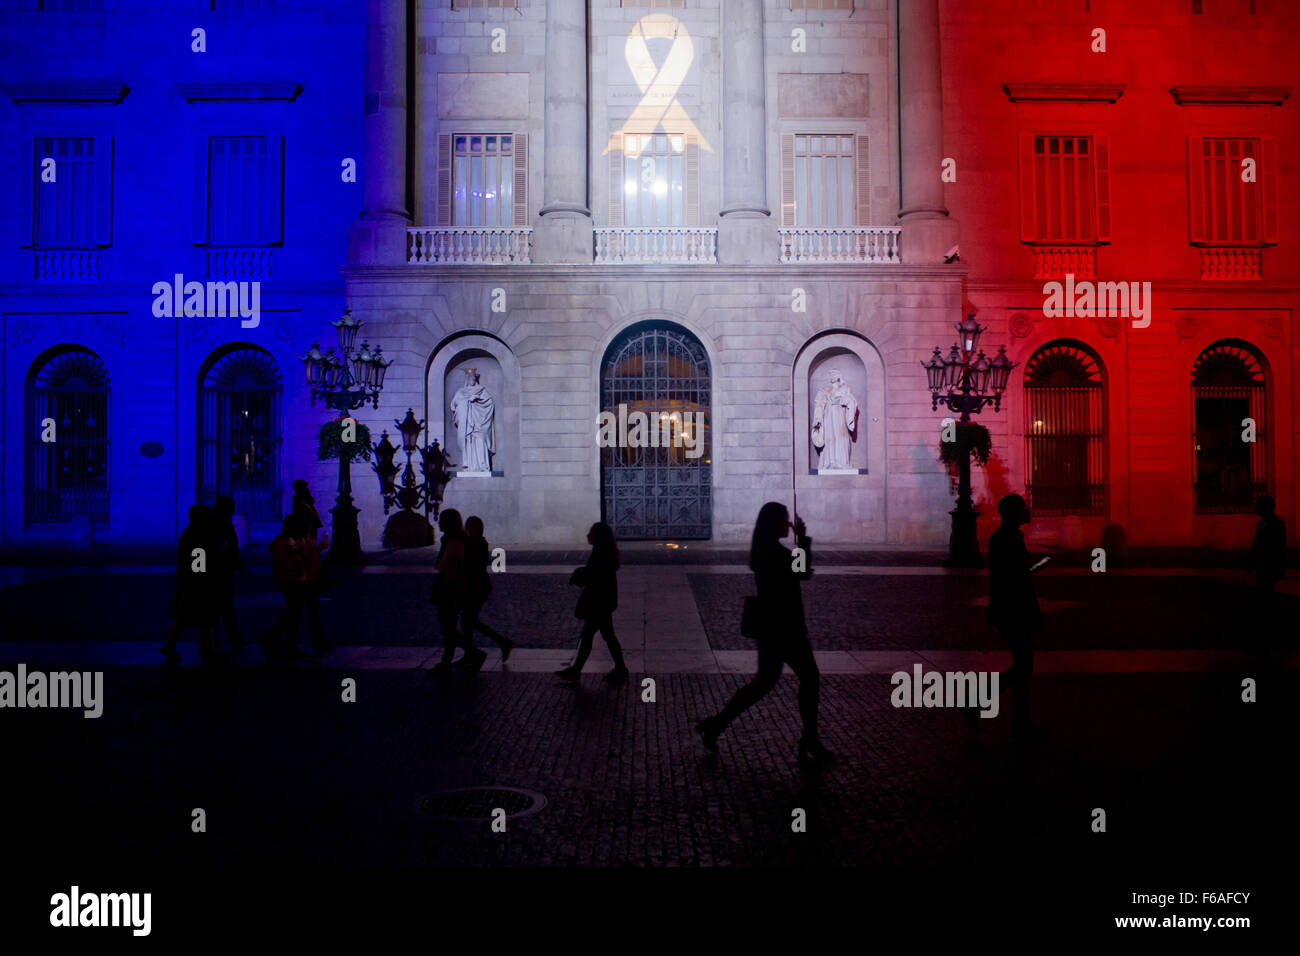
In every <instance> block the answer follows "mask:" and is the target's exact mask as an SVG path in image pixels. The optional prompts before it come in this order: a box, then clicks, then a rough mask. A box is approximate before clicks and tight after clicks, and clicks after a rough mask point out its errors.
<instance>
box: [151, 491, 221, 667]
mask: <svg viewBox="0 0 1300 956" xmlns="http://www.w3.org/2000/svg"><path fill="white" fill-rule="evenodd" d="M215 552H216V546H215V537H214V534H213V521H212V509H211V508H209V507H208V506H207V505H190V513H189V523H188V524H187V525H186V526H185V528H184V530H182V531H181V533H180V537H179V538H177V540H176V594H175V595H174V596H173V597H172V601H171V606H170V607H169V608H168V610H167V616H168V617H170V618H171V619H172V623H171V626H170V627H169V628H168V629H167V637H166V639H165V640H164V641H163V645H162V647H161V648H160V649H159V650H160V652H161V653H162V656H163V657H165V658H167V660H168V661H170V662H171V663H173V664H175V663H178V662H179V661H180V659H181V656H180V654H179V653H177V651H176V641H177V640H178V639H179V638H180V636H181V632H183V631H184V630H185V629H186V628H188V627H197V628H198V629H199V658H200V659H201V660H202V662H203V663H205V664H207V663H210V662H212V661H213V660H214V659H215V658H214V655H215V651H216V648H215V646H214V644H213V633H214V631H215V627H216V619H217V610H218V601H219V598H218V594H219V590H220V588H219V586H218V584H217V578H218V577H219V576H220V575H219V574H218V572H217V571H216V570H215V569H214V565H215V563H216V560H217V556H216V553H215Z"/></svg>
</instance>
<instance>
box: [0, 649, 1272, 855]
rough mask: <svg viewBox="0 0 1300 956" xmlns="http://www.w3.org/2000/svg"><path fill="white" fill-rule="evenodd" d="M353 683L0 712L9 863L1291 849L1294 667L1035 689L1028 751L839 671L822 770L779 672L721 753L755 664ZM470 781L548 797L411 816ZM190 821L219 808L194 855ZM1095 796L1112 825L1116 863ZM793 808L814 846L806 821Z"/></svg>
mask: <svg viewBox="0 0 1300 956" xmlns="http://www.w3.org/2000/svg"><path fill="white" fill-rule="evenodd" d="M340 675H341V672H338V671H328V670H320V671H287V672H273V671H269V670H253V671H224V672H212V671H202V670H199V669H180V670H172V671H164V670H161V669H149V668H122V669H119V670H117V671H114V672H111V673H110V675H109V676H108V680H109V681H110V684H111V688H112V689H111V697H110V705H109V706H108V707H106V710H105V713H104V715H103V717H101V718H100V719H98V720H93V721H89V720H83V719H82V718H81V717H80V715H79V714H76V715H71V714H67V713H49V712H37V711H13V712H10V713H9V714H6V715H5V719H6V720H7V721H8V722H10V725H11V726H10V728H9V729H10V730H12V731H13V732H14V734H13V738H12V741H11V744H10V746H9V748H8V749H9V755H8V758H7V759H8V761H9V764H10V766H14V767H21V768H23V769H22V773H21V774H20V775H18V776H15V777H13V778H11V780H10V785H9V786H7V787H6V788H5V797H4V801H5V804H6V807H5V809H6V815H5V819H7V820H15V819H21V820H23V821H24V826H23V828H22V830H21V832H11V834H10V838H9V842H11V847H10V848H11V849H12V850H14V851H15V852H18V851H21V850H22V849H24V848H26V847H25V846H24V845H25V844H28V843H30V844H31V845H32V846H35V845H40V846H41V847H42V848H43V849H42V852H47V853H51V852H57V853H60V854H65V855H66V858H67V859H69V860H75V861H81V862H83V863H84V864H86V865H87V866H91V867H93V866H94V865H96V864H101V863H103V862H104V861H109V860H116V861H124V860H130V861H132V862H133V864H134V865H137V866H142V867H145V868H146V869H148V870H149V871H150V872H155V873H160V874H161V873H168V872H171V871H172V870H173V869H174V868H178V867H185V868H188V867H198V868H203V867H207V866H210V865H212V866H233V865H244V866H246V865H248V864H249V863H254V862H256V861H258V860H265V861H271V860H276V861H279V862H288V861H292V862H293V863H295V864H305V865H308V866H316V865H329V866H345V867H352V866H392V865H401V866H415V867H424V866H430V865H437V866H447V865H455V866H465V865H467V866H493V865H524V866H550V865H586V864H596V865H603V864H616V865H632V866H714V865H716V866H725V865H736V866H784V865H794V866H810V865H818V866H828V865H829V866H838V865H853V866H893V865H907V866H912V865H918V866H929V865H942V866H945V867H954V866H955V867H960V866H965V865H971V863H972V861H977V860H987V861H995V860H1001V859H1003V857H1004V855H1005V854H1008V853H1014V854H1020V855H1024V857H1025V859H1026V860H1027V861H1028V860H1032V861H1034V865H1037V866H1042V867H1044V868H1047V869H1056V868H1058V867H1065V868H1068V867H1071V866H1074V867H1077V866H1092V865H1100V864H1102V863H1105V862H1107V861H1109V862H1110V863H1117V862H1119V861H1125V862H1128V863H1134V862H1140V861H1141V860H1142V858H1143V857H1144V855H1145V856H1148V857H1152V858H1158V859H1160V860H1161V861H1162V862H1164V863H1171V864H1172V863H1173V862H1177V861H1184V860H1185V861H1187V862H1189V863H1190V862H1192V861H1196V862H1198V863H1200V864H1205V863H1206V862H1207V861H1214V862H1216V863H1217V864H1220V865H1223V866H1229V865H1234V861H1235V871H1237V872H1240V871H1242V870H1243V869H1245V870H1249V868H1250V867H1251V866H1255V865H1256V863H1257V857H1256V855H1255V852H1254V851H1251V852H1250V853H1245V854H1243V853H1242V852H1241V850H1242V848H1243V847H1252V848H1256V849H1257V850H1259V852H1260V853H1264V854H1265V855H1266V848H1267V847H1268V846H1269V845H1270V840H1269V834H1270V833H1272V834H1273V836H1277V833H1276V831H1275V830H1274V829H1273V828H1274V827H1275V823H1274V820H1276V819H1280V818H1270V817H1269V815H1268V812H1267V811H1268V810H1269V809H1270V808H1272V807H1273V806H1274V805H1275V804H1276V803H1278V802H1279V801H1281V800H1283V798H1284V794H1285V793H1286V792H1288V791H1285V790H1280V789H1278V787H1279V785H1280V783H1281V773H1282V772H1283V767H1282V766H1281V764H1282V763H1284V762H1286V761H1287V760H1289V758H1286V757H1284V756H1283V755H1284V754H1286V753H1289V752H1290V748H1288V747H1287V742H1288V740H1289V736H1288V735H1289V733H1290V731H1291V730H1293V729H1294V727H1291V728H1290V730H1288V729H1286V728H1285V725H1284V724H1282V723H1280V722H1279V721H1278V720H1277V718H1278V717H1279V716H1280V714H1281V709H1280V701H1282V700H1284V699H1286V695H1288V694H1292V695H1293V694H1294V692H1295V690H1296V686H1295V685H1296V675H1295V674H1294V673H1290V674H1286V675H1277V676H1276V677H1274V678H1271V679H1269V680H1268V682H1267V686H1268V690H1267V691H1266V692H1265V693H1266V694H1267V696H1268V697H1270V698H1272V699H1273V700H1274V701H1275V703H1274V704H1271V705H1267V706H1265V705H1263V704H1261V705H1258V709H1257V708H1256V707H1250V706H1245V705H1243V704H1241V703H1240V701H1239V687H1238V676H1237V675H1233V674H1216V675H1179V676H1174V675H1125V676H1111V677H1104V678H1102V677H1067V676H1048V677H1043V678H1041V679H1040V680H1039V682H1038V684H1037V686H1036V688H1035V708H1036V714H1035V717H1036V719H1037V720H1038V721H1040V722H1041V723H1043V724H1045V725H1046V726H1047V727H1049V728H1050V730H1051V734H1052V740H1051V743H1050V744H1049V745H1048V746H1047V747H1046V748H1045V749H1044V750H1043V751H1042V753H1041V756H1040V757H1039V758H1038V759H1037V761H1030V760H1027V759H1023V758H1018V757H1017V756H1016V755H1015V751H1014V749H1013V748H1012V747H1011V746H1010V744H1009V741H1008V737H1007V732H1008V726H1007V721H1006V719H996V720H993V721H988V722H987V723H988V724H989V729H987V730H985V731H984V733H983V734H982V736H983V738H984V741H985V743H984V745H983V746H980V747H972V746H971V745H969V744H968V743H967V741H966V739H965V733H964V730H963V728H962V727H961V724H960V721H959V720H958V719H957V717H956V715H955V714H954V713H953V712H952V711H951V710H942V709H940V710H924V709H916V710H913V709H896V708H894V707H892V706H891V705H890V703H889V692H890V687H889V683H888V681H887V679H886V678H884V677H856V676H855V677H850V676H839V675H829V676H825V677H824V678H823V703H822V714H823V737H824V739H825V741H826V743H827V744H828V746H830V747H831V748H832V749H834V750H835V751H837V752H838V753H839V754H840V755H841V758H842V760H841V763H840V764H839V765H837V766H834V767H832V768H829V769H826V770H824V771H821V772H819V773H808V772H804V771H802V770H800V769H799V768H798V766H797V764H796V762H795V759H794V745H795V740H796V737H797V727H798V716H797V710H796V706H795V700H794V696H795V695H794V688H795V682H794V681H793V679H791V678H788V677H787V678H786V679H785V680H784V681H783V682H782V684H781V686H780V687H778V689H777V690H776V691H774V692H773V693H772V694H771V695H770V696H769V697H768V698H766V699H764V700H763V701H762V702H760V703H759V704H758V705H757V706H756V707H754V708H753V709H752V710H751V711H750V712H749V713H748V714H746V715H744V716H743V717H742V718H741V719H740V720H738V721H737V723H736V724H735V725H734V726H733V727H732V729H731V730H730V731H729V732H728V733H727V734H726V735H725V736H724V737H723V739H722V742H721V753H720V755H719V756H718V757H716V758H710V757H708V756H706V754H705V752H704V751H703V750H702V748H700V746H699V744H698V740H697V739H696V738H695V735H694V734H693V732H692V730H691V727H692V724H693V722H694V721H695V720H696V719H698V718H699V717H700V716H702V715H704V714H707V713H711V712H713V711H716V710H717V709H719V708H720V707H721V706H722V704H723V703H724V702H725V700H726V699H727V698H728V697H729V696H730V694H731V693H733V692H734V691H735V690H736V689H737V688H738V687H739V686H740V685H741V684H742V683H743V681H744V680H745V678H743V677H741V676H739V675H735V676H732V675H692V674H678V675H663V676H661V677H659V678H658V679H657V687H656V700H655V702H653V703H647V702H643V701H642V699H641V696H642V693H641V688H640V686H639V684H637V683H636V682H634V683H633V684H630V685H628V686H626V687H624V688H620V689H615V688H610V687H609V686H608V685H605V684H604V683H602V682H601V681H599V679H598V678H597V677H596V676H594V675H592V676H589V677H587V678H585V679H584V681H583V683H582V684H581V685H580V686H579V687H577V688H573V687H568V686H564V685H561V684H559V683H557V682H556V681H555V680H554V679H553V678H550V677H549V676H543V675H535V674H530V675H517V674H481V675H477V676H471V675H457V679H456V680H455V681H454V682H453V683H452V684H451V685H450V686H446V687H443V686H439V685H435V684H434V683H433V682H431V681H430V680H429V679H428V678H427V676H426V675H425V674H424V673H422V672H415V671H371V672H366V673H364V674H353V675H351V676H354V677H356V679H357V680H358V685H357V701H356V703H343V702H342V701H341V699H340V697H341V695H340V689H339V688H340V679H341V677H340ZM1293 713H1294V712H1293V711H1292V714H1293ZM15 782H18V783H19V786H13V784H14V783H15ZM471 786H499V787H500V786H504V787H519V788H524V789H526V790H529V791H533V792H536V793H539V794H541V795H543V796H544V797H545V799H546V806H545V807H544V808H543V809H542V810H541V811H539V812H537V813H535V814H532V815H528V816H521V817H518V818H516V819H514V820H510V821H509V823H508V829H507V832H506V833H504V834H501V833H493V832H492V830H491V828H490V826H489V822H488V821H487V820H486V819H479V820H475V821H469V822H449V821H446V820H438V819H435V818H433V817H432V816H431V815H430V814H429V813H427V812H426V811H424V810H422V809H421V808H420V801H421V799H422V798H426V797H429V796H430V795H432V794H436V793H440V792H443V791H448V790H453V789H457V788H463V787H471ZM194 807H202V808H204V809H205V810H206V812H207V818H208V827H209V829H208V832H207V834H205V836H204V838H203V839H202V840H201V841H199V840H198V839H197V838H196V837H195V835H194V834H192V833H191V832H190V813H191V810H192V808H194ZM1094 807H1103V808H1105V809H1106V811H1107V814H1108V816H1109V819H1110V821H1111V822H1110V835H1109V836H1108V837H1106V838H1105V843H1104V850H1100V851H1099V850H1098V847H1099V846H1102V845H1103V843H1102V839H1101V838H1099V837H1098V836H1097V835H1095V834H1092V833H1091V832H1090V829H1089V823H1090V817H1089V814H1090V813H1091V810H1092V808H1094ZM796 808H802V809H803V810H805V811H806V812H807V818H808V829H807V832H806V833H793V832H792V831H791V819H792V817H791V814H792V812H793V811H794V810H795V809H796ZM68 821H76V825H75V826H68V825H67V823H68ZM13 841H16V844H17V845H13ZM1247 864H1249V865H1250V866H1247ZM1228 875H1229V874H1228V873H1224V874H1223V876H1224V877H1227V876H1228ZM1256 876H1258V873H1256Z"/></svg>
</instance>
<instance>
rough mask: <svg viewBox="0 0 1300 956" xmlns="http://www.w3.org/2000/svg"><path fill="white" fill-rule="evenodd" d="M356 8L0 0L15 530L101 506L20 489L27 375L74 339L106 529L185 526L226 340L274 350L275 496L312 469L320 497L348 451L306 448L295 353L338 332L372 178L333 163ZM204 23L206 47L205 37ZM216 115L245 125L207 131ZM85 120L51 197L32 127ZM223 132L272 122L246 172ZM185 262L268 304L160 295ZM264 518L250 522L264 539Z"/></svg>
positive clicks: (3, 241)
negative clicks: (95, 367)
mask: <svg viewBox="0 0 1300 956" xmlns="http://www.w3.org/2000/svg"><path fill="white" fill-rule="evenodd" d="M42 6H44V7H49V8H60V9H48V10H43V9H41V7H42ZM214 6H215V7H218V8H221V9H215V10H214V9H210V8H211V7H214ZM230 7H237V8H239V9H228V8H230ZM244 8H248V9H244ZM364 16H365V4H364V3H359V2H343V0H339V2H334V3H329V4H318V3H303V2H293V3H289V2H281V3H278V4H274V3H271V2H265V0H264V2H261V3H257V2H251V0H242V2H230V0H225V2H223V0H171V2H153V3H143V2H133V0H102V2H93V0H79V2H73V0H65V2H58V0H45V2H44V3H38V2H36V0H8V2H7V3H6V6H5V7H4V9H3V11H2V12H0V87H3V89H2V90H0V142H3V143H4V150H3V151H2V152H0V197H2V202H0V206H2V207H3V208H2V212H0V215H2V218H0V313H2V317H3V322H4V327H3V338H0V375H3V400H4V408H3V417H2V423H0V429H2V431H0V455H2V456H3V468H2V469H0V491H3V501H4V508H3V515H2V517H0V521H2V525H0V529H2V533H3V538H4V540H5V541H6V542H8V543H17V542H38V541H57V540H68V538H69V537H73V538H76V537H78V536H82V537H84V534H85V532H86V529H87V527H88V525H89V522H88V520H87V519H85V518H81V519H79V520H69V521H33V520H32V508H31V503H30V500H29V497H28V495H29V491H30V487H29V486H30V485H31V483H32V481H33V477H32V469H33V468H34V467H35V466H34V465H33V455H34V454H35V453H36V452H34V451H33V449H34V447H35V444H34V443H36V442H37V441H38V436H37V434H36V424H35V421H33V420H29V419H31V418H32V404H31V403H32V398H31V382H30V377H31V375H32V373H33V369H34V367H35V366H36V365H39V364H40V363H41V362H43V361H45V360H46V359H48V358H49V357H50V356H57V355H58V354H59V353H60V352H61V351H63V350H66V349H67V348H68V347H77V348H80V349H85V350H89V351H90V352H92V353H94V355H96V356H98V357H99V359H100V360H101V361H102V364H103V367H104V369H105V371H106V372H107V375H108V376H109V379H110V383H111V384H110V392H109V411H108V414H109V423H108V432H107V437H108V446H107V452H106V468H107V477H108V484H109V493H108V498H109V504H108V513H107V521H106V522H101V523H99V524H97V525H96V526H95V528H94V537H95V540H97V541H116V542H122V543H128V542H163V541H169V540H172V539H174V536H175V535H176V533H177V531H178V528H179V527H180V526H181V525H183V523H184V514H185V511H186V509H187V508H188V506H189V505H190V504H191V503H193V502H194V500H195V497H196V494H197V493H198V484H199V481H200V477H199V472H200V470H199V465H198V460H199V448H198V444H199V434H198V433H199V431H200V428H199V425H198V422H199V418H200V408H199V403H200V398H199V386H198V380H199V376H200V374H201V372H202V371H203V369H204V368H205V366H207V365H210V364H211V361H212V359H213V357H214V354H216V353H219V352H220V351H221V350H223V349H225V348H227V347H228V346H229V345H230V344H231V343H245V344H246V345H247V346H248V347H249V348H250V350H252V351H254V352H257V351H259V350H260V351H261V352H265V353H267V354H269V357H270V360H271V361H272V362H273V363H274V365H275V366H276V367H277V368H278V372H279V375H280V378H281V382H282V389H283V393H282V396H281V404H280V408H279V412H278V414H279V416H280V421H279V423H278V431H279V434H280V437H281V438H282V445H281V447H280V450H279V452H278V454H279V467H280V479H279V484H280V486H281V487H282V489H283V502H282V504H283V505H287V502H288V495H289V493H290V490H291V483H292V480H293V479H294V478H298V477H305V478H307V479H309V480H310V481H311V482H312V485H313V488H314V490H315V491H316V494H317V497H318V500H319V501H320V504H321V506H322V510H323V509H324V508H325V507H328V504H329V501H330V500H331V499H332V495H333V483H334V479H335V476H336V474H337V471H336V467H337V466H336V465H335V464H334V463H332V462H329V463H318V462H317V461H316V455H315V447H316V445H315V434H316V431H317V429H318V428H319V426H320V424H321V422H322V421H323V420H324V419H325V418H326V417H327V416H326V414H325V413H324V412H323V411H322V410H321V409H320V407H319V406H318V407H317V408H315V409H309V408H308V407H307V396H306V394H305V393H304V389H303V384H304V383H303V379H304V376H303V372H302V363H301V362H300V361H299V360H298V356H300V355H301V354H302V353H303V352H304V351H305V350H306V349H307V347H308V346H309V345H310V343H311V342H312V341H313V340H314V339H321V340H322V341H323V342H324V341H325V340H326V338H327V336H328V335H329V334H331V330H330V328H329V326H328V325H327V324H326V323H327V322H328V321H329V320H330V319H333V318H335V317H337V315H338V314H339V312H340V311H341V309H342V308H343V305H344V302H343V281H342V278H341V276H340V274H339V268H340V266H341V265H342V264H343V263H344V261H345V259H346V255H347V232H348V225H349V223H350V222H351V221H352V220H353V219H354V218H355V217H356V214H357V211H358V209H359V207H360V203H361V188H362V187H361V185H360V182H359V181H358V182H346V181H344V177H343V175H342V172H343V168H344V167H343V162H344V160H345V159H347V158H352V159H354V160H355V161H356V162H357V164H358V165H359V164H360V163H361V160H362V118H363V95H362V80H363V74H364V44H365V20H364ZM196 29H202V30H203V31H204V36H203V45H204V46H205V51H204V52H197V51H196V50H195V49H194V47H195V45H196V40H195V36H194V32H193V31H195V30H196ZM210 137H232V138H235V139H222V140H221V144H222V145H220V146H218V147H213V146H211V142H212V141H211V140H210ZM73 141H80V142H83V143H89V144H92V145H90V146H87V147H85V150H91V151H93V156H90V157H87V156H85V155H81V156H77V157H74V156H72V155H71V154H69V155H68V156H66V157H61V158H58V159H56V161H55V164H54V167H55V170H56V172H55V175H56V182H57V176H58V175H60V174H62V175H63V176H64V181H63V184H62V188H63V189H64V190H65V192H64V193H62V194H60V196H61V197H62V198H61V199H60V198H57V197H56V198H55V199H47V198H45V197H43V196H42V194H41V193H40V192H39V190H41V189H55V188H58V187H57V186H56V185H55V184H54V183H46V182H43V181H42V179H41V173H42V166H41V163H40V160H41V159H42V157H41V156H39V155H37V153H38V151H39V150H38V146H42V145H48V144H50V143H56V142H57V143H60V144H63V145H61V146H59V147H58V148H59V149H65V150H73V149H76V150H77V151H79V152H83V153H84V151H85V150H83V149H82V147H76V146H68V145H67V144H68V143H71V142H73ZM230 142H243V143H253V144H255V147H256V149H264V148H265V144H270V149H269V151H268V152H269V155H266V154H265V153H264V154H263V155H261V156H254V157H253V158H252V160H251V161H250V164H249V169H252V168H253V167H254V166H256V167H257V169H258V170H260V172H257V173H250V174H249V175H250V177H252V179H255V180H256V182H253V181H252V180H251V179H250V181H249V182H245V181H244V180H242V179H239V175H243V174H242V173H239V174H238V175H236V173H235V172H231V171H233V170H235V166H233V165H232V166H229V167H226V166H219V163H220V162H225V161H226V160H227V157H225V156H224V155H222V156H216V155H212V156H209V150H214V149H220V150H222V151H224V150H225V149H226V148H227V147H226V145H225V144H228V143H230ZM255 151H256V150H255ZM277 153H278V155H277ZM209 159H210V160H211V166H210V168H208V166H207V161H208V160H209ZM87 160H89V161H87ZM110 162H111V166H109V163H110ZM78 164H80V165H78ZM219 168H220V169H221V170H228V171H227V172H222V173H221V174H220V175H219V176H218V174H217V172H216V171H217V170H218V169H219ZM268 170H269V171H268ZM78 177H81V178H80V179H78ZM232 177H233V178H232ZM218 180H220V182H218ZM223 184H224V185H223ZM232 184H233V185H232ZM223 190H225V191H229V190H240V192H239V197H243V198H235V199H231V198H230V196H227V195H226V194H225V192H223ZM92 199H93V201H92ZM43 202H44V203H45V206H44V210H43V211H42V203H43ZM61 203H62V205H60V204H61ZM43 217H44V218H43ZM60 217H62V219H60ZM241 217H242V218H241ZM236 220H238V221H236ZM232 223H233V225H232ZM222 242H224V245H221V243H222ZM177 273H180V274H182V275H183V276H184V278H185V280H186V281H192V280H197V281H201V282H206V281H207V280H208V279H209V278H210V276H211V277H213V278H224V279H228V280H230V281H240V280H242V281H254V280H256V281H259V282H260V307H261V316H260V322H259V324H258V325H257V327H255V328H241V321H240V319H239V318H238V317H229V316H228V317H224V318H221V317H213V316H202V317H200V316H189V317H181V318H175V317H158V316H155V314H154V299H155V296H154V294H153V291H152V289H153V286H154V284H155V283H157V282H160V281H161V282H168V283H170V282H172V281H173V278H174V276H175V275H176V274H177ZM365 332H366V330H364V329H363V337H364V334H365ZM376 437H377V436H376ZM159 446H161V448H159ZM363 468H364V466H357V467H356V468H355V469H354V470H355V471H356V473H357V479H358V483H359V482H360V479H362V478H363V477H369V473H368V469H367V470H366V471H365V473H364V475H363V473H362V469H363ZM270 524H271V523H270V522H267V523H264V524H262V525H261V526H256V527H255V528H254V531H255V539H257V538H261V539H263V540H264V539H265V537H266V534H267V533H268V531H269V528H270Z"/></svg>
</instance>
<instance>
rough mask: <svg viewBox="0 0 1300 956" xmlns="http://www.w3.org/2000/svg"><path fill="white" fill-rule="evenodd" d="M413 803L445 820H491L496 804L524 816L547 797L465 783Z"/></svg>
mask: <svg viewBox="0 0 1300 956" xmlns="http://www.w3.org/2000/svg"><path fill="white" fill-rule="evenodd" d="M416 806H418V807H419V809H421V810H423V811H424V812H425V813H428V814H431V815H432V816H435V817H442V818H444V819H447V820H491V819H492V812H493V811H494V810H496V809H497V808H498V807H499V808H501V809H502V810H504V811H505V812H506V816H507V817H524V816H528V815H529V814H530V813H536V812H537V811H538V810H540V809H542V808H543V807H544V806H546V798H545V797H544V796H542V795H541V794H540V793H533V792H532V791H531V790H521V789H519V788H518V787H466V788H465V789H463V790H449V791H447V792H446V793H435V794H433V795H431V796H427V797H421V798H420V799H419V800H418V801H416Z"/></svg>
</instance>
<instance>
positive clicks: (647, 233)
mask: <svg viewBox="0 0 1300 956" xmlns="http://www.w3.org/2000/svg"><path fill="white" fill-rule="evenodd" d="M593 231H594V232H595V234H596V262H597V263H598V264H601V263H606V264H616V263H655V262H682V263H714V262H717V261H718V230H717V229H716V228H711V227H710V228H705V227H698V226H650V227H632V226H624V227H620V228H607V229H596V230H593Z"/></svg>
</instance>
